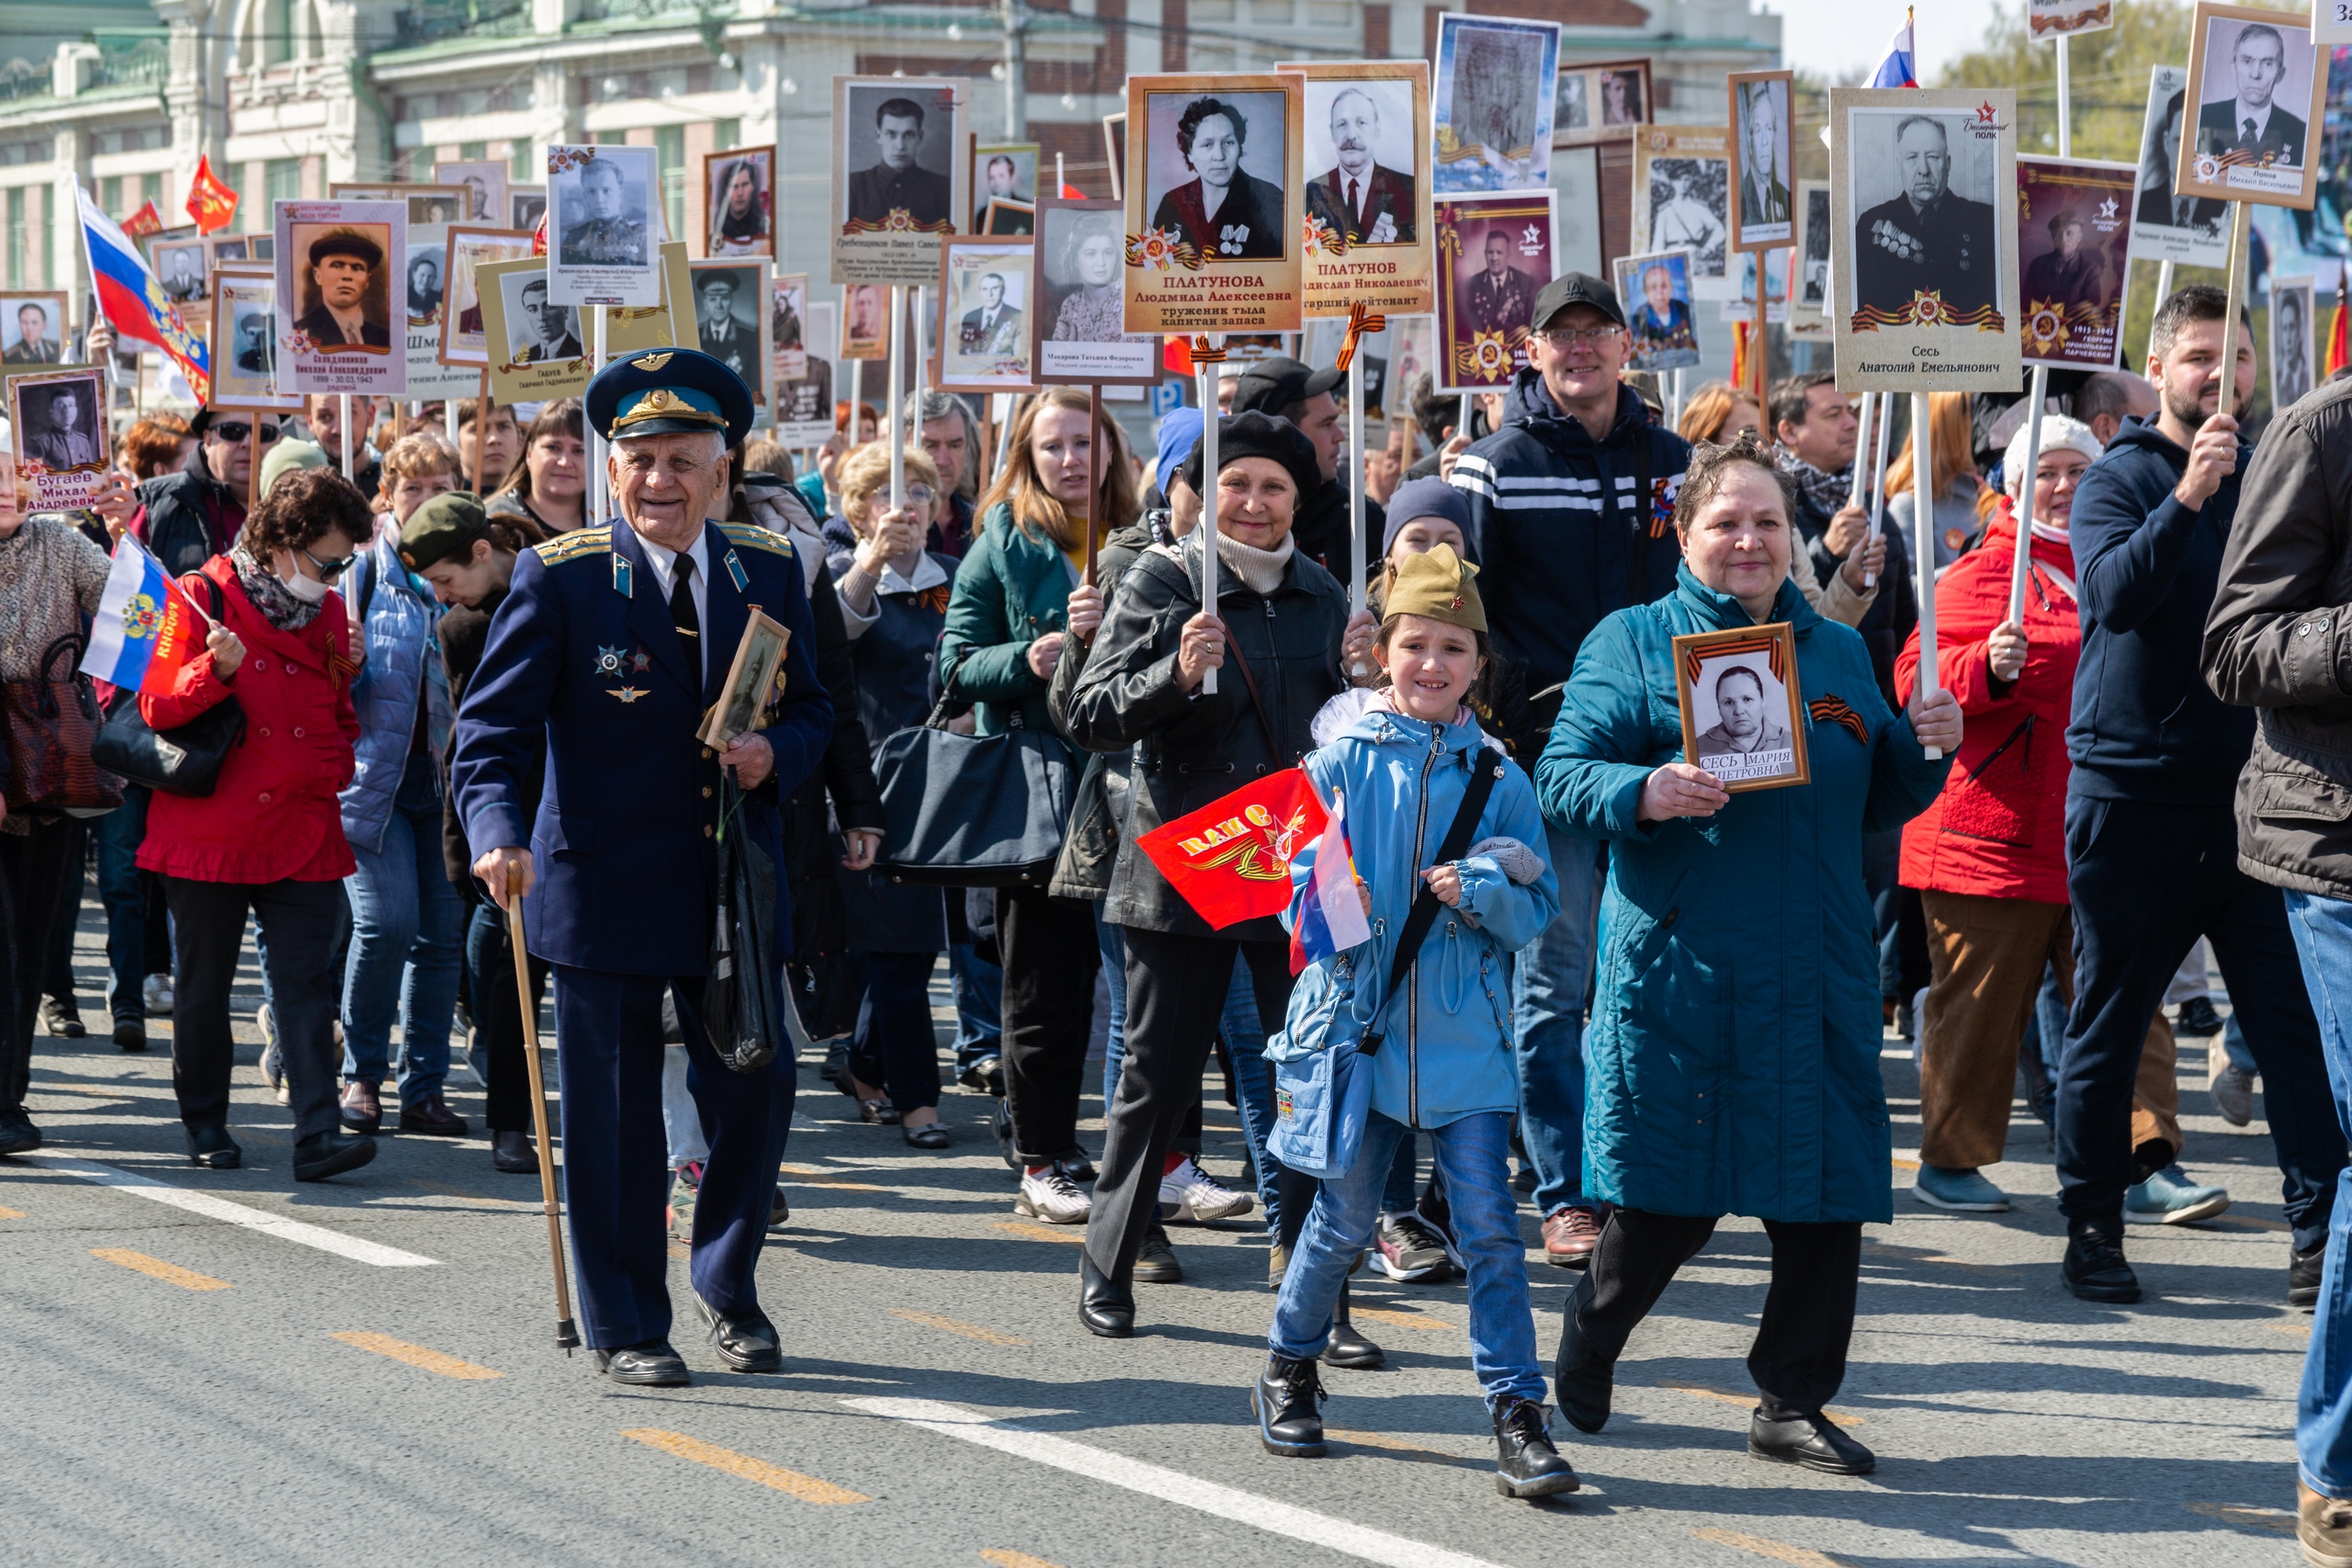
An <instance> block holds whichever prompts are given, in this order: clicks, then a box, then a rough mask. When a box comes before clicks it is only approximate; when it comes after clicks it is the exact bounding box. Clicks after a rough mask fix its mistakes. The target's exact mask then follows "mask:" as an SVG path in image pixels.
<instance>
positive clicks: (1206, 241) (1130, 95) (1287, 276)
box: [1121, 73, 1306, 333]
mask: <svg viewBox="0 0 2352 1568" xmlns="http://www.w3.org/2000/svg"><path fill="white" fill-rule="evenodd" d="M1305 86H1306V80H1305V78H1304V77H1303V76H1300V75H1297V74H1293V73H1261V74H1254V75H1238V74H1210V73H1192V74H1185V75H1169V76H1130V77H1128V78H1127V120H1126V124H1127V131H1128V135H1127V171H1126V177H1125V183H1124V186H1123V188H1124V189H1125V191H1126V197H1125V201H1126V212H1125V259H1124V265H1125V273H1124V275H1123V282H1122V284H1121V288H1122V290H1123V292H1124V293H1125V300H1126V304H1125V316H1126V327H1127V330H1128V331H1130V332H1139V333H1151V332H1157V333H1170V332H1175V333H1204V332H1245V333H1247V332H1295V331H1296V330H1297V328H1298V324H1299V322H1300V321H1301V320H1302V284H1303V276H1304V274H1303V266H1302V261H1301V256H1302V248H1303V244H1304V243H1305V236H1304V231H1305V230H1306V205H1305V200H1304V197H1305V192H1304V190H1303V188H1302V185H1303V182H1301V181H1298V180H1297V179H1295V177H1294V174H1293V172H1294V170H1295V167H1296V164H1297V160H1298V156H1299V154H1300V152H1301V151H1302V150H1303V148H1304V145H1305V143H1304V140H1303V138H1304V135H1305V126H1304V121H1303V119H1302V116H1303V114H1304V112H1305V107H1306V95H1305V91H1304V89H1305ZM1245 280H1246V281H1245Z"/></svg>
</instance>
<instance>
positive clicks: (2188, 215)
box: [2131, 65, 2230, 266]
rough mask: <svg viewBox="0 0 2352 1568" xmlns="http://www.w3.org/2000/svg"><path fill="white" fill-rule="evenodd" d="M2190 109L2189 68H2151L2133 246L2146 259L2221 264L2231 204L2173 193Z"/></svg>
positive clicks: (2227, 248)
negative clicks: (2174, 164)
mask: <svg viewBox="0 0 2352 1568" xmlns="http://www.w3.org/2000/svg"><path fill="white" fill-rule="evenodd" d="M2196 118H2197V117H2196V116H2195V115H2193V114H2191V113H2190V112H2189V110H2188V67H2187V66H2184V65H2159V66H2156V67H2155V68H2154V69H2153V70H2152V71H2151V72H2150V73H2148V111H2147V117H2146V118H2145V119H2144V120H2143V122H2142V124H2141V129H2140V177H2139V193H2140V194H2139V198H2138V200H2137V202H2136V203H2135V204H2134V205H2133V207H2132V209H2131V250H2132V254H2134V255H2137V256H2138V257H2139V258H2140V259H2141V260H2143V261H2158V262H2167V261H2168V262H2176V263H2177V262H2186V263H2188V265H2191V266H2220V265H2222V263H2224V262H2225V261H2227V260H2228V259H2229V254H2230V234H2229V219H2230V209H2229V204H2228V203H2226V202H2222V201H2217V200H2215V199H2214V198H2213V197H2210V196H2175V195H2174V194H2173V177H2172V171H2173V160H2174V159H2175V158H2176V157H2177V155H2178V154H2179V152H2180V142H2181V137H2182V135H2183V130H2182V128H2183V127H2184V126H2187V125H2193V124H2195V123H2196Z"/></svg>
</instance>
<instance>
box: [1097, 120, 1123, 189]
mask: <svg viewBox="0 0 2352 1568" xmlns="http://www.w3.org/2000/svg"><path fill="white" fill-rule="evenodd" d="M1103 158H1104V160H1105V161H1106V162H1107V163H1108V164H1110V168H1111V199H1112V200H1113V201H1125V200H1126V199H1127V187H1126V183H1125V182H1126V177H1127V116H1126V111H1125V110H1124V109H1122V110H1120V111H1119V112H1118V113H1117V114H1106V115H1104V116H1103Z"/></svg>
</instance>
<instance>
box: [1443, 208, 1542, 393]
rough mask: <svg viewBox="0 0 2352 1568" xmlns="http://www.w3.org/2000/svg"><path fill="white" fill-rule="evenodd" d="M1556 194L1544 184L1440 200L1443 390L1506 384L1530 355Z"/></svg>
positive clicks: (1479, 389) (1484, 389) (1482, 389)
mask: <svg viewBox="0 0 2352 1568" xmlns="http://www.w3.org/2000/svg"><path fill="white" fill-rule="evenodd" d="M1559 200H1560V195H1559V192H1557V191H1554V190H1540V191H1521V192H1519V193H1517V194H1516V195H1511V196H1468V197H1455V198H1452V199H1449V200H1446V201H1442V202H1440V203H1439V204H1438V208H1437V215H1436V216H1437V257H1438V267H1439V271H1440V275H1441V278H1442V282H1443V285H1444V287H1443V288H1441V289H1440V290H1439V291H1438V297H1437V348H1438V359H1439V363H1440V366H1441V368H1440V370H1439V372H1438V376H1439V381H1438V389H1439V390H1440V391H1443V392H1489V391H1493V390H1495V389H1498V388H1501V387H1508V386H1509V385H1510V380H1511V378H1512V377H1513V376H1514V375H1516V374H1517V373H1518V372H1519V370H1520V367H1522V366H1524V365H1525V364H1526V363H1527V329H1528V318H1529V316H1530V315H1531V314H1532V312H1533V311H1534V309H1535V296H1536V293H1537V291H1538V290H1540V289H1541V288H1543V287H1544V285H1545V284H1546V283H1549V282H1550V281H1551V280H1552V276H1553V273H1554V267H1553V265H1552V260H1553V242H1554V237H1555V231H1556V230H1557V228H1558V226H1559Z"/></svg>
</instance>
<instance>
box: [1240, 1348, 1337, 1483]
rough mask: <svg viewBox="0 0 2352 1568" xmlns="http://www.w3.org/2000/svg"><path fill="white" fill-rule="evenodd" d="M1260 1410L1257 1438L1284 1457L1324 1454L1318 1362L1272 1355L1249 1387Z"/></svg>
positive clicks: (1254, 1405) (1255, 1407) (1254, 1406)
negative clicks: (1316, 1363) (1316, 1365)
mask: <svg viewBox="0 0 2352 1568" xmlns="http://www.w3.org/2000/svg"><path fill="white" fill-rule="evenodd" d="M1250 1409H1251V1410H1252V1411H1254V1412H1256V1413H1257V1416H1258V1440H1259V1441H1260V1442H1261V1443H1263V1444H1265V1445H1266V1451H1267V1452H1268V1453H1270V1454H1273V1455H1276V1456H1277V1457H1279V1458H1282V1459H1321V1458H1322V1457H1323V1453H1324V1449H1323V1380H1322V1379H1321V1378H1320V1377H1319V1376H1317V1374H1316V1371H1315V1363H1314V1362H1313V1361H1310V1360H1305V1359H1297V1360H1294V1359H1291V1358H1290V1357H1288V1356H1269V1357H1267V1358H1266V1370H1265V1371H1263V1372H1261V1373H1260V1374H1259V1377H1258V1381H1257V1382H1256V1383H1254V1384H1253V1385H1251V1387H1250Z"/></svg>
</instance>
